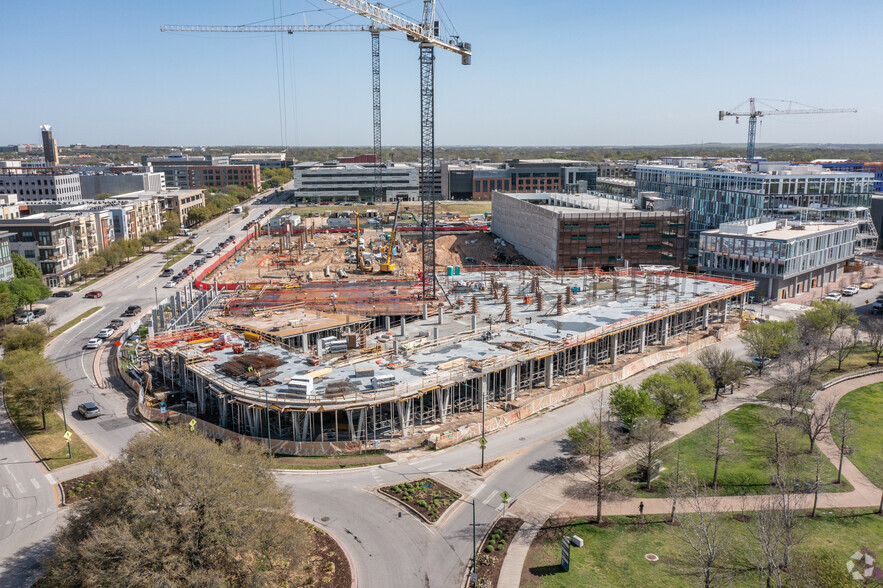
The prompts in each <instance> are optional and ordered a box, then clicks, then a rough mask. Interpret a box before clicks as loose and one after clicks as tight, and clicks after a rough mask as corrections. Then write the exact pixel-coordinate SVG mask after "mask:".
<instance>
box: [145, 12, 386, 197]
mask: <svg viewBox="0 0 883 588" xmlns="http://www.w3.org/2000/svg"><path fill="white" fill-rule="evenodd" d="M159 30H160V32H163V33H166V32H173V33H288V34H289V35H293V34H294V33H360V32H368V33H371V101H372V109H373V116H372V118H373V123H374V200H375V201H376V202H379V203H381V204H380V205H379V206H381V212H382V210H383V208H382V202H383V165H382V162H381V157H382V154H381V117H380V33H381V32H387V31H392V30H395V29H392V28H388V27H379V26H377V25H375V24H371V25H367V26H366V25H163V26H161V27H160V29H159Z"/></svg>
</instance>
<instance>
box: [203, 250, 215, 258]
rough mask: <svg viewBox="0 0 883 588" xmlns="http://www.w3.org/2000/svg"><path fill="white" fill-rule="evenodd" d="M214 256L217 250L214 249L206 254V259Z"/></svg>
mask: <svg viewBox="0 0 883 588" xmlns="http://www.w3.org/2000/svg"><path fill="white" fill-rule="evenodd" d="M214 256H215V252H214V251H209V252H208V253H206V254H205V257H206V259H210V258H212V257H214Z"/></svg>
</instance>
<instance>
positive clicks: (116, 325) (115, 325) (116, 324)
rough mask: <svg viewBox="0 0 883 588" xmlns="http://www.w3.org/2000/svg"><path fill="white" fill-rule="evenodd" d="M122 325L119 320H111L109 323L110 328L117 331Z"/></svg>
mask: <svg viewBox="0 0 883 588" xmlns="http://www.w3.org/2000/svg"><path fill="white" fill-rule="evenodd" d="M123 324H124V323H123V321H121V320H120V319H113V320H112V321H110V327H111V328H113V329H119V328H120V327H122V326H123Z"/></svg>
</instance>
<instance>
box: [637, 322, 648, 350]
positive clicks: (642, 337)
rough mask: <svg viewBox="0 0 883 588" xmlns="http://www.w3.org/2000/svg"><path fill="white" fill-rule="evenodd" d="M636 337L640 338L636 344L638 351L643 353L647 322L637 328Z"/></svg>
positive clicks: (645, 342) (645, 343)
mask: <svg viewBox="0 0 883 588" xmlns="http://www.w3.org/2000/svg"><path fill="white" fill-rule="evenodd" d="M638 337H639V338H640V340H641V343H640V345H639V346H638V353H644V348H645V347H646V346H647V324H646V323H644V324H643V325H641V326H640V327H639V328H638Z"/></svg>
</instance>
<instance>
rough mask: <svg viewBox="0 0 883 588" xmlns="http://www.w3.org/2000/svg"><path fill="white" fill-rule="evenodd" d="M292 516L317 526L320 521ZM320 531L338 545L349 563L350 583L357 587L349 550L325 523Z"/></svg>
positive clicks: (354, 568) (357, 583)
mask: <svg viewBox="0 0 883 588" xmlns="http://www.w3.org/2000/svg"><path fill="white" fill-rule="evenodd" d="M294 517H295V518H296V519H298V520H301V521H303V522H305V523H307V524H308V525H312V526H314V527H316V528H319V525H320V523H317V522H315V521H308V520H307V519H304V518H301V517H299V516H297V515H294ZM322 532H323V533H326V534H327V535H328V536H329V537H331V538H332V539H334V542H335V543H337V545H338V546H340V550H341V551H342V552H343V555H344V556H346V561H347V563H348V564H349V565H350V576H351V577H352V580H351V584H352V586H353V587H354V588H355V587H357V586H358V585H359V578H358V577H357V576H356V566H355V565H353V558H352V557H351V556H350V552H349V551H348V550H347V548H346V547H345V546H344V544H343V542H342V541H341V540H340V538H338V537H337V535H335V534H334V532H333V531H331V529H330V528H329V527H328V526H327V525H322Z"/></svg>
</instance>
